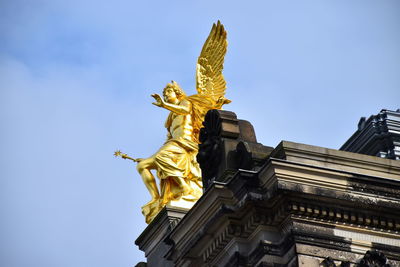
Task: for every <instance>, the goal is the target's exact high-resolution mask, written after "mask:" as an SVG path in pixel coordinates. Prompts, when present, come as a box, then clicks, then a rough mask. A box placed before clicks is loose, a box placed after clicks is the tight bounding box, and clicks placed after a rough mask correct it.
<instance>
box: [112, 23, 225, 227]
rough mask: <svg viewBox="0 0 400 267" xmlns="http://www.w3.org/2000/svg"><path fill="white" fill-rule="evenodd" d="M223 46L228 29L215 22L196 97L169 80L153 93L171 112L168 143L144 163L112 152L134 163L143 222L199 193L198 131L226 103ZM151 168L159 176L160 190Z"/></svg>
mask: <svg viewBox="0 0 400 267" xmlns="http://www.w3.org/2000/svg"><path fill="white" fill-rule="evenodd" d="M227 45H228V42H227V39H226V31H225V29H224V27H223V25H222V24H221V23H220V22H219V21H218V23H217V24H214V25H213V27H212V29H211V32H210V35H209V36H208V38H207V40H206V42H205V43H204V45H203V48H202V50H201V53H200V56H199V58H198V61H197V67H196V89H197V94H195V95H192V96H186V94H185V92H184V91H183V90H182V89H181V88H180V87H179V85H178V84H177V83H176V82H174V81H172V82H171V83H168V84H167V86H166V87H165V88H164V90H163V96H162V97H161V96H160V95H158V94H153V95H152V97H153V98H154V99H155V102H154V103H153V104H154V105H156V106H158V107H161V108H165V109H167V110H169V111H170V113H169V115H168V117H167V120H166V122H165V128H166V129H167V140H166V142H165V143H164V145H163V146H162V147H161V148H160V149H159V150H158V151H157V152H156V153H155V154H153V155H152V156H151V157H149V158H146V159H141V158H139V159H134V158H131V157H129V156H128V155H126V154H123V153H122V152H120V151H116V152H115V154H114V155H115V156H121V157H122V158H124V159H130V160H133V161H135V162H138V164H137V170H138V172H139V174H140V176H141V177H142V180H143V182H144V184H145V186H146V188H147V190H148V191H149V193H150V195H151V200H150V201H149V202H148V203H147V204H146V205H144V206H143V207H142V213H143V215H144V216H145V217H146V222H147V223H150V222H151V221H152V220H153V218H154V217H155V216H156V215H157V214H158V212H159V211H160V210H161V209H162V208H163V207H164V206H165V205H166V204H171V205H175V206H180V207H191V206H192V205H193V204H194V203H195V202H196V201H197V200H198V199H199V198H200V196H201V195H202V187H203V186H202V180H201V170H200V167H199V164H198V163H197V161H196V155H197V152H198V144H199V132H200V128H201V127H202V122H203V120H204V116H205V114H206V113H207V111H208V110H210V109H221V107H222V105H224V104H228V103H230V100H228V99H226V98H225V90H226V82H225V79H224V77H223V75H222V69H223V63H224V57H225V54H226V49H227ZM152 170H155V171H156V173H157V177H158V179H159V181H160V184H159V186H157V182H156V179H155V177H154V175H153V173H152V172H151V171H152Z"/></svg>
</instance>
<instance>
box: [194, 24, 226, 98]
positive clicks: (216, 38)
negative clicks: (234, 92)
mask: <svg viewBox="0 0 400 267" xmlns="http://www.w3.org/2000/svg"><path fill="white" fill-rule="evenodd" d="M226 35H227V33H226V31H225V29H224V26H223V25H222V24H221V22H220V21H219V20H218V22H217V24H216V25H215V23H214V24H213V27H212V29H211V32H210V34H209V36H208V38H207V40H206V42H205V43H204V45H203V48H202V50H201V53H200V56H199V58H198V60H197V67H196V89H197V92H198V94H199V95H202V96H204V97H209V98H211V99H212V101H213V102H214V103H215V102H217V101H218V100H219V99H220V97H224V95H225V89H226V82H225V79H224V76H223V75H222V69H223V68H224V58H225V54H226V49H227V47H228V41H227V39H226Z"/></svg>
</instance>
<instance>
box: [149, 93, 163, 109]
mask: <svg viewBox="0 0 400 267" xmlns="http://www.w3.org/2000/svg"><path fill="white" fill-rule="evenodd" d="M151 96H152V97H153V98H154V99H155V100H156V102H153V103H152V104H153V105H156V106H158V107H164V106H165V102H164V100H163V99H162V97H161V96H160V95H159V94H152V95H151Z"/></svg>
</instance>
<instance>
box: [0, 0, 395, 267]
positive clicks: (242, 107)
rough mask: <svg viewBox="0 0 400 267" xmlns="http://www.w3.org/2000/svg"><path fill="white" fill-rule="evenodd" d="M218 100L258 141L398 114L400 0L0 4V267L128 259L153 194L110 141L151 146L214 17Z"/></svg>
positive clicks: (329, 140) (323, 139) (330, 140)
mask: <svg viewBox="0 0 400 267" xmlns="http://www.w3.org/2000/svg"><path fill="white" fill-rule="evenodd" d="M218 19H220V20H221V22H222V23H223V24H224V25H225V27H226V29H227V31H228V40H229V47H228V54H227V56H226V61H225V70H224V74H225V78H226V80H227V84H228V89H227V97H228V98H230V99H231V100H232V101H233V102H232V103H231V104H230V105H228V106H226V109H227V110H231V111H234V112H236V114H237V115H238V117H239V118H240V119H246V120H249V121H250V122H251V123H252V124H253V125H254V127H255V130H256V134H257V138H258V141H259V142H261V143H263V144H265V145H269V146H276V145H277V144H278V143H279V142H280V141H281V140H289V141H294V142H299V143H306V144H311V145H317V146H323V147H328V148H335V149H337V148H339V147H340V146H341V145H342V144H343V143H344V142H345V141H346V140H347V138H349V137H350V136H351V134H352V133H353V132H354V131H355V130H356V127H357V123H358V120H359V118H360V117H362V116H369V115H372V114H376V113H378V112H379V111H380V110H381V109H383V108H386V109H391V110H395V109H397V108H400V101H399V100H400V75H399V74H400V73H399V72H400V2H399V1H395V0H392V1H390V0H383V1H370V0H363V1H361V0H360V1H354V0H351V1H344V0H329V1H317V0H315V1H218V2H217V1H216V2H214V1H147V2H145V1H122V0H117V1H112V2H111V1H74V0H73V1H45V0H43V1H40V0H38V1H22V0H13V1H6V0H3V1H0V120H1V125H2V130H1V132H0V137H1V139H0V140H1V147H2V150H1V152H0V162H1V168H0V178H1V180H0V188H1V191H0V203H1V204H0V212H1V218H2V219H1V223H0V224H1V228H0V236H1V238H0V265H1V266H9V267H16V266H18V267H20V266H34V267H35V266H38V267H39V266H40V267H52V266H59V267H75V266H77V267H81V266H82V267H84V266H97V267H100V266H133V265H134V264H136V263H137V262H138V261H140V260H143V259H144V256H143V253H142V252H141V251H139V250H138V248H137V247H136V246H135V245H134V241H135V239H136V238H137V237H138V236H139V234H140V233H141V232H142V231H143V229H144V228H145V227H146V224H145V223H144V218H143V216H142V215H141V213H140V207H141V206H142V205H143V204H145V203H146V202H147V201H148V200H149V195H148V193H147V191H146V189H145V187H144V185H143V184H142V182H141V179H140V177H139V175H138V174H137V173H136V170H135V165H134V164H132V163H131V162H127V161H123V160H121V159H115V158H114V157H113V155H112V154H113V152H114V150H115V149H121V150H122V151H124V152H127V153H129V154H130V155H132V156H134V157H146V156H150V155H151V154H152V153H154V152H155V151H156V150H157V149H158V148H159V147H160V146H161V145H162V143H163V141H164V139H165V135H166V131H165V129H164V128H163V124H164V120H165V118H166V116H167V114H168V113H167V112H166V111H165V110H161V109H160V108H157V107H155V106H153V105H151V102H152V99H151V97H150V94H152V93H157V92H158V93H160V92H161V90H162V88H163V87H164V85H165V84H166V83H167V82H169V81H170V80H171V79H173V80H175V81H177V82H178V83H179V84H180V85H181V86H182V87H183V88H184V89H185V90H186V92H187V93H188V94H192V93H194V92H195V88H194V85H195V79H194V77H195V76H194V74H195V63H196V59H197V57H198V55H199V53H200V49H201V47H202V45H203V43H204V41H205V39H206V37H207V35H208V33H209V31H210V28H211V25H212V23H213V22H216V21H217V20H218Z"/></svg>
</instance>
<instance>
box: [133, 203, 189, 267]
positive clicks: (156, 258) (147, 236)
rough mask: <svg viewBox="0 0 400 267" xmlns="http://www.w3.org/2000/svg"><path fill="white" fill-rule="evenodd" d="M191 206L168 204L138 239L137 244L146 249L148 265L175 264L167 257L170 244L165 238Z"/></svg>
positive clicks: (149, 266)
mask: <svg viewBox="0 0 400 267" xmlns="http://www.w3.org/2000/svg"><path fill="white" fill-rule="evenodd" d="M171 204H173V203H171ZM189 208H190V207H189ZM189 208H187V209H185V208H181V207H176V206H175V205H170V204H167V205H166V206H165V207H164V208H163V209H162V210H161V211H160V212H159V214H158V215H157V216H156V217H155V218H154V219H153V221H152V222H151V223H150V224H149V225H148V226H147V227H146V229H145V230H144V231H143V232H142V234H141V235H140V236H139V237H138V238H137V239H136V241H135V244H136V245H137V246H138V247H139V249H140V250H142V251H144V253H145V256H146V258H147V266H148V267H152V266H174V264H173V262H172V261H169V260H167V259H166V258H165V254H166V253H167V252H168V250H169V248H170V246H169V245H168V244H167V243H166V242H164V240H165V238H166V237H167V235H168V234H169V233H170V232H171V231H172V229H174V228H175V226H176V225H177V224H178V223H179V221H180V220H181V219H182V217H183V216H185V214H186V213H187V212H188V211H189Z"/></svg>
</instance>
